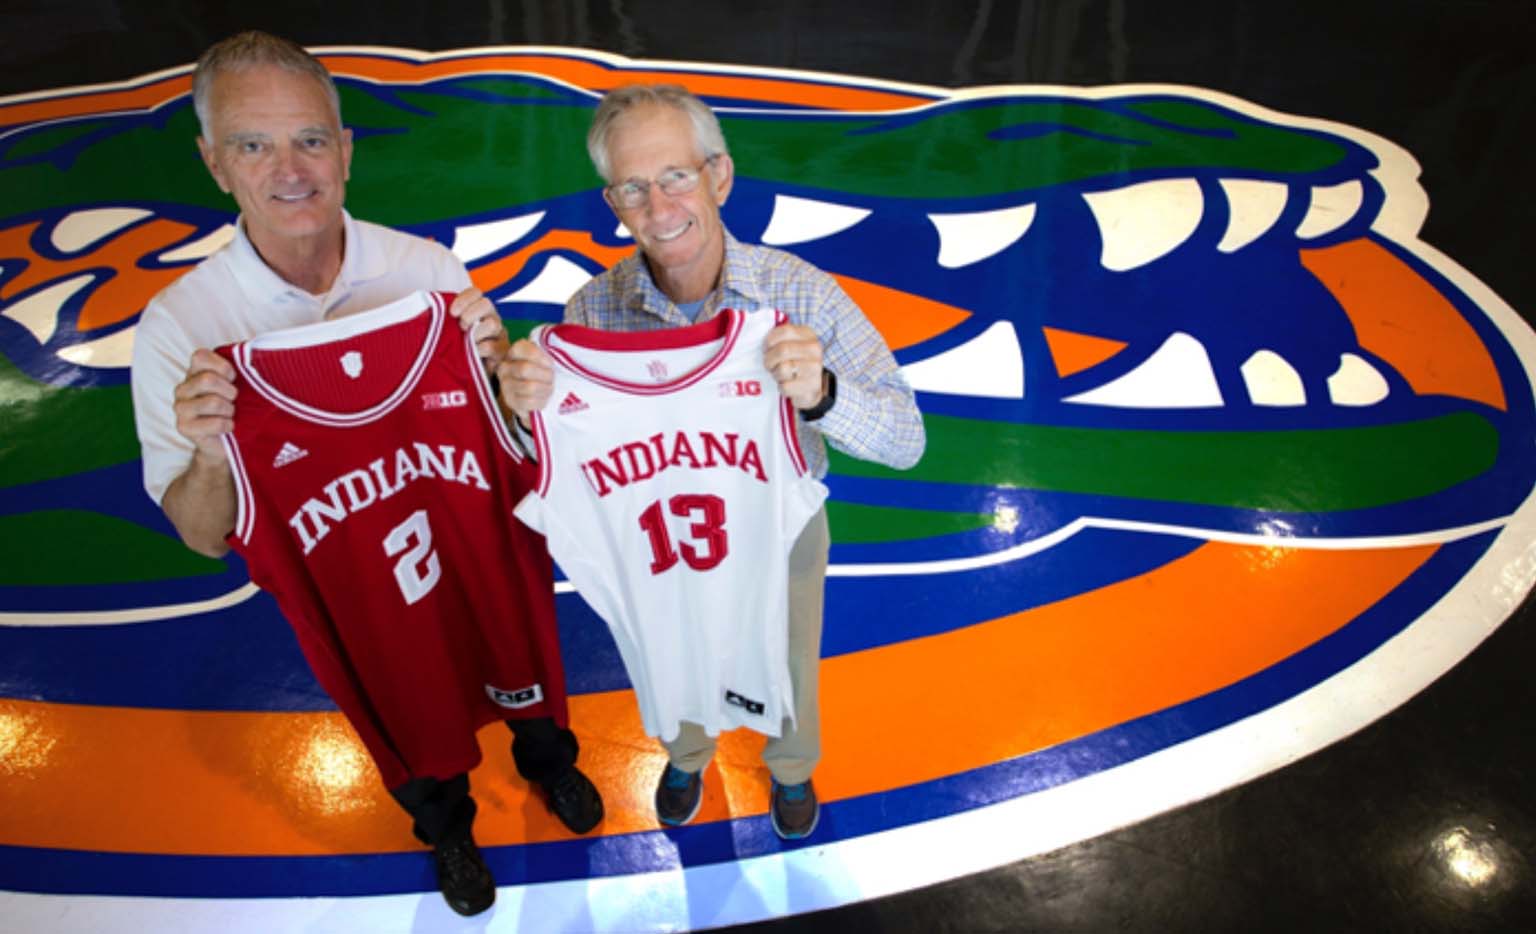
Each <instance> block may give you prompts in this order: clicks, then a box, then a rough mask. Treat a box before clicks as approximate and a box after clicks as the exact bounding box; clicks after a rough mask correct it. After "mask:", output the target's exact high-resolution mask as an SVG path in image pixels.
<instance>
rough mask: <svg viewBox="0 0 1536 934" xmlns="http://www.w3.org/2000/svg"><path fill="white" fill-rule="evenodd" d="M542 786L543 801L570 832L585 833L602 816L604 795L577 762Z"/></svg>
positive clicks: (540, 784)
mask: <svg viewBox="0 0 1536 934" xmlns="http://www.w3.org/2000/svg"><path fill="white" fill-rule="evenodd" d="M539 786H540V787H541V788H543V789H544V802H545V803H546V804H548V805H549V809H550V810H551V811H553V812H554V814H555V816H556V817H558V818H560V823H562V824H564V825H565V826H566V827H568V828H570V831H571V833H586V832H587V831H589V830H591V829H592V828H593V827H596V826H597V822H598V821H600V820H602V819H603V798H602V796H601V795H599V794H598V793H597V789H596V788H595V787H593V785H592V782H591V780H589V779H588V778H587V777H586V776H585V775H583V774H581V770H580V769H578V768H576V766H574V765H573V766H571V767H570V768H568V769H566V770H565V771H564V772H561V773H560V774H559V775H556V776H555V777H554V778H552V779H550V780H549V781H547V782H539Z"/></svg>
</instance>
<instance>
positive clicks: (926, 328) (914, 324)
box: [832, 275, 971, 350]
mask: <svg viewBox="0 0 1536 934" xmlns="http://www.w3.org/2000/svg"><path fill="white" fill-rule="evenodd" d="M832 278H834V279H836V280H837V284H838V285H840V286H842V287H843V291H844V292H847V293H848V297H849V298H851V299H853V302H854V304H855V305H858V306H859V308H860V310H862V311H863V312H864V316H865V317H866V318H868V319H869V322H870V323H871V324H873V325H874V326H875V330H877V331H879V332H880V336H881V337H884V338H885V343H886V344H887V345H888V346H889V347H890V348H891V349H892V350H900V349H902V348H903V347H910V346H912V345H913V344H919V343H922V342H923V341H925V340H927V339H928V338H930V337H933V336H934V335H936V334H942V333H944V332H945V331H947V330H949V329H950V328H952V327H954V326H955V325H957V324H959V323H960V322H962V321H964V320H965V319H966V318H969V317H970V316H971V313H970V312H968V311H966V310H965V309H964V308H957V307H955V306H954V305H946V304H944V303H943V302H936V301H934V300H933V299H931V298H923V297H922V296H921V295H913V294H912V293H910V292H903V291H901V290H900V289H892V288H889V287H887V286H883V285H877V284H875V283H873V282H866V281H864V280H863V279H855V278H853V277H852V276H839V275H833V277H832Z"/></svg>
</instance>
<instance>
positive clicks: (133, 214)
mask: <svg viewBox="0 0 1536 934" xmlns="http://www.w3.org/2000/svg"><path fill="white" fill-rule="evenodd" d="M151 213H152V212H150V211H146V210H144V209H142V208H92V209H90V210H88V211H75V212H74V213H73V214H70V215H69V216H68V217H66V218H64V219H63V220H61V221H59V222H58V223H57V224H55V225H54V228H53V233H52V235H51V236H50V238H49V239H51V240H52V241H53V245H54V248H55V249H57V250H59V251H60V252H62V253H77V252H79V251H80V250H84V249H86V248H87V247H89V246H91V245H93V244H96V243H100V242H101V241H103V240H105V239H107V238H108V237H110V236H112V235H113V234H115V233H117V232H118V231H119V230H122V229H123V228H124V227H128V226H130V225H132V224H137V223H138V222H139V221H141V220H143V219H144V218H146V217H149V216H150V215H151Z"/></svg>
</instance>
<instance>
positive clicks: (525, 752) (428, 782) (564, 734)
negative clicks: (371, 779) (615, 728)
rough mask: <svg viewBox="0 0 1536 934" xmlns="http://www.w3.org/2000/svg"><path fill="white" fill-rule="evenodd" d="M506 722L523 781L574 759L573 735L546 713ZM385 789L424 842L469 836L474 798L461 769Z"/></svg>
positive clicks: (555, 771) (552, 774) (551, 774)
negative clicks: (457, 772)
mask: <svg viewBox="0 0 1536 934" xmlns="http://www.w3.org/2000/svg"><path fill="white" fill-rule="evenodd" d="M506 724H507V728H508V729H510V730H511V731H512V761H513V763H514V764H515V765H516V766H517V774H519V775H521V776H522V777H523V778H525V779H527V780H528V781H530V782H542V781H547V780H549V779H551V778H554V777H555V776H556V775H559V774H560V773H561V772H564V771H565V770H566V769H568V768H570V767H571V766H573V765H575V764H576V752H577V745H576V734H575V733H572V732H571V731H570V730H563V729H561V728H560V727H558V726H556V725H555V721H554V720H552V719H550V718H549V717H539V718H537V719H534V720H508V721H506ZM389 793H390V794H391V795H394V798H395V800H396V801H398V802H399V803H400V806H401V807H403V808H405V812H406V813H407V814H409V815H411V818H412V820H414V821H415V826H413V827H412V828H411V829H412V830H413V831H415V833H416V838H417V839H418V840H420V841H421V842H423V843H425V844H427V845H428V846H436V845H437V844H439V843H442V842H444V841H446V840H456V839H459V838H460V837H463V836H466V835H468V834H469V829H470V827H471V825H473V824H474V822H475V799H474V798H471V797H470V796H469V776H468V775H467V774H465V773H463V772H460V773H459V774H458V775H455V776H453V777H452V778H448V779H441V780H439V779H436V778H430V777H426V778H413V779H411V780H410V781H408V782H406V783H405V784H404V785H400V786H397V787H395V788H391V789H390V790H389Z"/></svg>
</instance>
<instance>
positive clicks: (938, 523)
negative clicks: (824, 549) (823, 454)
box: [827, 500, 992, 544]
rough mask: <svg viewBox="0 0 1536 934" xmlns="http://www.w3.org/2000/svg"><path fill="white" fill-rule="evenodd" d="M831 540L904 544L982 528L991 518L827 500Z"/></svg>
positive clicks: (849, 542)
mask: <svg viewBox="0 0 1536 934" xmlns="http://www.w3.org/2000/svg"><path fill="white" fill-rule="evenodd" d="M827 523H828V525H829V526H830V527H831V529H832V540H833V541H835V542H838V543H840V544H869V543H873V542H892V541H905V540H910V539H915V538H932V537H934V536H936V535H951V534H954V533H957V532H969V531H971V530H973V529H980V528H985V527H986V526H989V525H991V524H992V517H991V516H988V515H982V514H980V513H972V512H939V511H937V510H933V509H897V508H893V507H889V506H866V505H864V504H862V503H845V502H842V501H840V500H828V501H827Z"/></svg>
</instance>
